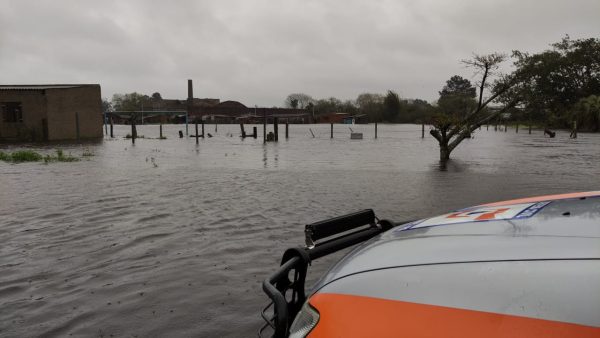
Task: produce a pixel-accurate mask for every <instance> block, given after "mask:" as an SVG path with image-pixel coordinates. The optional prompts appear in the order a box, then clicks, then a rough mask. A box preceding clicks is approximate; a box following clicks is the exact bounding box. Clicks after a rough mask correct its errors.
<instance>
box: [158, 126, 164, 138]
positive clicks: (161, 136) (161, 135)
mask: <svg viewBox="0 0 600 338" xmlns="http://www.w3.org/2000/svg"><path fill="white" fill-rule="evenodd" d="M159 138H160V139H161V140H162V139H163V134H162V123H161V124H160V137H159Z"/></svg>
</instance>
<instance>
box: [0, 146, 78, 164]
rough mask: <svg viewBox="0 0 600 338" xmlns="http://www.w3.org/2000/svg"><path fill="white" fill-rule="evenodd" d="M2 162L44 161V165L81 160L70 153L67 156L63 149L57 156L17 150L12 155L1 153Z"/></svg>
mask: <svg viewBox="0 0 600 338" xmlns="http://www.w3.org/2000/svg"><path fill="white" fill-rule="evenodd" d="M0 161H4V162H10V163H23V162H39V161H44V163H50V162H77V161H79V158H77V157H75V156H72V155H71V154H70V153H69V154H65V153H64V152H63V151H62V149H57V150H56V155H46V156H42V155H41V154H39V153H37V152H35V151H32V150H17V151H15V152H12V153H5V152H2V151H0Z"/></svg>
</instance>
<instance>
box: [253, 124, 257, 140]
mask: <svg viewBox="0 0 600 338" xmlns="http://www.w3.org/2000/svg"><path fill="white" fill-rule="evenodd" d="M257 129H258V128H256V127H252V131H253V133H252V136H253V137H254V138H257V137H258V135H257V133H256V130H257Z"/></svg>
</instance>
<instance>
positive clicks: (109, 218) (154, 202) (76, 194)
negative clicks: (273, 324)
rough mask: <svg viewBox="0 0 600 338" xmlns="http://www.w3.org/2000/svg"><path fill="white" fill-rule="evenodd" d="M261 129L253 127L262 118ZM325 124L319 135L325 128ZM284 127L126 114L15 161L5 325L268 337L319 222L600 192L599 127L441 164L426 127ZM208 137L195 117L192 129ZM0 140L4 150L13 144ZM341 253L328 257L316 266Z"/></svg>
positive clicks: (34, 329) (2, 263) (464, 150)
mask: <svg viewBox="0 0 600 338" xmlns="http://www.w3.org/2000/svg"><path fill="white" fill-rule="evenodd" d="M251 127H252V126H246V128H247V129H246V130H247V131H248V130H251ZM309 128H310V129H312V131H313V132H314V134H315V137H314V138H313V136H312V135H311V132H310V130H309ZM352 128H353V129H354V131H357V132H363V133H364V139H363V140H350V130H349V129H348V127H347V126H343V125H336V126H335V135H334V139H330V138H329V125H290V138H289V139H288V140H286V139H285V137H284V128H283V126H280V141H279V143H277V144H272V143H271V144H266V145H264V144H263V143H262V126H259V128H258V130H259V134H260V136H259V138H258V139H253V138H246V139H245V140H242V139H240V138H239V137H238V136H239V134H240V132H239V126H237V125H219V126H218V131H217V132H215V130H214V129H215V126H214V125H207V126H206V132H210V133H211V134H212V135H213V136H214V137H212V138H207V139H205V140H202V139H201V140H200V144H199V145H198V146H197V145H196V144H195V140H194V139H193V138H189V139H187V138H184V139H180V138H179V137H178V136H177V132H178V131H179V130H183V131H184V133H185V126H182V125H168V126H165V127H164V130H165V131H164V133H165V135H166V136H167V139H166V140H159V139H157V138H158V126H156V125H146V126H139V127H138V133H139V134H141V135H144V136H145V138H143V139H138V140H137V141H136V144H135V146H132V144H131V141H130V140H126V139H124V138H123V137H124V136H125V134H127V133H129V132H130V129H129V127H127V126H116V127H115V134H116V135H115V136H117V137H116V138H115V139H110V138H108V139H105V140H104V141H103V142H101V143H97V144H84V145H72V144H71V145H50V146H45V147H41V146H39V145H30V146H29V147H31V148H33V150H36V151H39V152H42V153H50V152H53V151H54V149H56V148H61V149H64V150H65V152H67V153H68V152H70V153H71V154H73V155H75V156H81V154H83V153H84V152H89V153H92V154H93V156H86V157H83V159H82V161H80V162H74V163H51V164H48V165H44V164H41V163H23V164H7V163H4V162H0V243H2V245H1V246H0V336H2V337H37V336H44V337H65V336H74V337H77V336H84V337H94V336H96V337H253V336H255V335H256V331H257V329H258V327H259V326H260V325H261V324H262V322H261V319H260V315H259V311H260V309H261V308H262V307H263V306H264V305H265V304H266V302H267V298H266V296H264V294H263V293H262V290H261V282H262V280H263V279H264V278H265V277H266V276H267V275H268V274H269V273H270V272H271V271H272V270H273V269H274V268H275V267H276V266H277V265H278V263H279V259H280V256H281V254H282V253H283V250H284V249H285V248H286V247H288V246H292V245H296V244H300V243H302V242H303V228H304V224H306V223H311V222H314V221H318V220H321V219H324V218H328V217H332V216H336V215H340V214H344V213H347V212H351V211H355V210H359V209H364V208H373V209H374V210H375V211H376V214H377V215H378V216H379V217H380V218H389V219H393V220H397V221H400V220H407V219H413V218H417V217H425V216H429V215H431V214H436V213H443V212H446V211H449V210H452V209H455V208H461V207H466V206H469V205H473V204H480V203H483V202H491V201H495V200H500V199H507V198H514V197H521V196H531V195H537V194H552V193H562V192H570V191H578V190H580V191H581V190H600V179H599V177H600V165H599V163H600V135H595V134H585V133H580V134H579V138H578V139H576V140H570V139H569V138H568V132H560V131H559V132H558V134H557V136H556V138H554V139H550V138H544V136H543V135H542V133H541V132H540V131H536V130H534V133H533V134H532V135H529V134H528V133H527V131H526V130H521V131H520V133H519V134H516V133H515V131H514V129H509V131H508V132H506V133H505V132H494V131H493V128H490V131H486V130H485V127H484V128H483V129H482V130H481V131H478V132H476V133H475V134H474V136H475V138H474V139H472V140H467V141H464V142H463V144H461V145H460V146H459V147H458V148H457V150H456V151H455V152H454V153H453V155H452V156H453V158H454V159H453V160H452V161H451V163H449V165H448V167H447V169H446V170H440V167H439V163H438V160H437V159H438V152H437V145H436V142H435V140H433V138H431V137H430V136H429V135H426V137H425V139H421V135H420V134H421V130H420V126H417V125H380V126H379V138H378V139H374V138H373V135H374V127H373V125H357V126H353V127H352ZM190 134H193V126H190ZM14 148H15V147H14V146H8V145H0V150H3V151H7V150H11V149H14ZM332 259H334V258H331V257H329V258H325V259H323V260H322V261H321V262H319V261H317V262H315V264H314V265H313V268H314V269H313V274H312V275H311V278H312V279H313V280H314V278H315V277H317V275H318V274H319V273H321V272H323V271H324V270H325V269H326V268H327V265H328V263H329V262H331V261H332Z"/></svg>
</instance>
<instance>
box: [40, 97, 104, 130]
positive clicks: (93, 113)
mask: <svg viewBox="0 0 600 338" xmlns="http://www.w3.org/2000/svg"><path fill="white" fill-rule="evenodd" d="M46 98H47V103H48V108H47V109H48V139H49V140H50V141H52V140H73V139H76V138H77V128H76V122H75V121H76V119H75V113H78V115H79V133H80V137H81V138H82V139H86V138H87V139H91V138H101V137H102V135H103V133H102V99H101V93H100V85H86V86H82V87H76V88H61V89H47V90H46Z"/></svg>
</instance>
